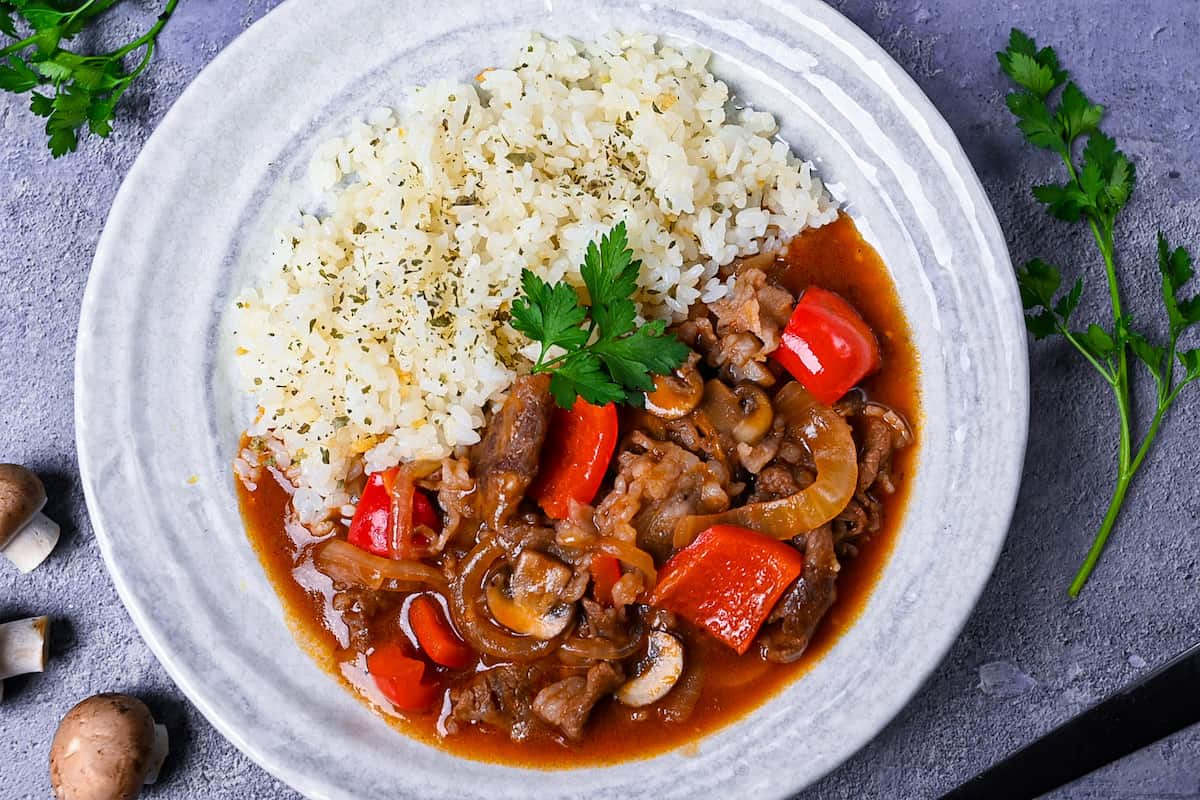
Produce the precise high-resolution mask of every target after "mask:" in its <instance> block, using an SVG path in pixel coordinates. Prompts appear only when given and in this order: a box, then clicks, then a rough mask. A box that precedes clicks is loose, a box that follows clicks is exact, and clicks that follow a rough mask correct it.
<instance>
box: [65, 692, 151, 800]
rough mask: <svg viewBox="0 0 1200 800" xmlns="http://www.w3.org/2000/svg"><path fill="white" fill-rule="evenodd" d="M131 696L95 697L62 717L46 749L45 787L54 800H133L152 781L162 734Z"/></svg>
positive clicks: (142, 705)
mask: <svg viewBox="0 0 1200 800" xmlns="http://www.w3.org/2000/svg"><path fill="white" fill-rule="evenodd" d="M159 728H160V726H158V725H156V724H155V722H154V717H153V716H152V715H151V714H150V709H148V708H146V705H145V703H143V702H142V701H141V700H138V699H137V698H135V697H129V696H127V695H123V694H98V695H96V696H95V697H89V698H88V699H86V700H84V701H83V702H81V703H79V704H78V705H76V706H75V707H74V708H72V709H71V710H70V711H68V712H67V715H66V716H65V717H63V720H62V722H60V723H59V725H58V730H57V731H56V732H55V734H54V741H53V742H52V743H51V745H50V785H51V787H52V788H53V789H54V794H55V796H57V797H58V798H59V800H133V798H135V797H137V796H138V793H139V792H140V791H141V787H142V786H143V785H144V784H145V783H148V782H150V781H151V780H153V779H155V778H157V776H158V770H159V767H160V766H161V765H162V759H163V757H164V756H165V755H166V729H165V728H164V729H162V730H161V731H160V730H159Z"/></svg>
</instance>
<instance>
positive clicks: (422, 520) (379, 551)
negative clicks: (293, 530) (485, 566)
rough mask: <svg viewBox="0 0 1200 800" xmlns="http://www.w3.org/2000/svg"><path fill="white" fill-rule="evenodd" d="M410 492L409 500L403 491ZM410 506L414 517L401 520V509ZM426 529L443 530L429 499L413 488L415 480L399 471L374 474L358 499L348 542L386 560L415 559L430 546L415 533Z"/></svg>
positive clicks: (396, 468) (392, 470)
mask: <svg viewBox="0 0 1200 800" xmlns="http://www.w3.org/2000/svg"><path fill="white" fill-rule="evenodd" d="M402 487H403V488H404V489H406V490H407V492H411V495H410V496H408V497H407V498H405V497H401V496H400V495H401V494H403V493H404V492H402V491H401V488H402ZM400 503H407V504H408V506H409V508H411V509H412V513H411V514H410V515H408V516H409V518H408V519H407V520H403V519H401V517H402V516H403V515H401V514H399V513H398V510H399V509H398V505H399V504H400ZM422 525H424V526H425V527H426V528H429V529H430V530H432V531H433V532H434V533H435V534H436V533H440V532H441V530H442V521H441V518H440V517H439V516H438V513H437V509H435V508H434V507H433V503H432V502H431V501H430V499H429V497H428V496H427V495H426V494H425V493H424V492H422V491H421V490H420V489H415V488H413V485H412V480H411V479H408V478H407V476H401V475H400V468H399V467H393V468H392V469H387V470H383V471H381V472H373V473H371V474H370V475H369V476H368V477H367V485H366V487H364V488H363V493H362V496H361V497H360V498H359V499H358V507H357V508H356V509H355V511H354V519H352V520H350V531H349V534H348V535H347V537H346V539H347V541H349V542H350V544H352V545H354V546H355V547H359V548H362V549H363V550H366V551H367V552H369V553H373V554H375V555H377V556H383V557H384V558H412V557H413V556H414V555H418V554H419V551H420V548H421V546H423V545H425V544H428V542H426V541H422V539H423V537H421V534H419V533H417V531H416V529H417V528H418V527H419V526H422Z"/></svg>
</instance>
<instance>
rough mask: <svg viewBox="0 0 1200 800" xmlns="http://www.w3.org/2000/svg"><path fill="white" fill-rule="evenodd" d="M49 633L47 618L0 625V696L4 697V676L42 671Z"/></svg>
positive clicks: (46, 653)
mask: <svg viewBox="0 0 1200 800" xmlns="http://www.w3.org/2000/svg"><path fill="white" fill-rule="evenodd" d="M49 634H50V618H49V617H30V618H29V619H20V620H16V621H14V622H6V623H4V624H3V625H0V699H2V698H3V696H4V694H3V691H4V684H3V681H4V680H5V679H7V678H11V677H13V676H16V675H26V674H28V673H30V672H44V671H45V669H46V657H47V656H48V655H49V650H50V635H49Z"/></svg>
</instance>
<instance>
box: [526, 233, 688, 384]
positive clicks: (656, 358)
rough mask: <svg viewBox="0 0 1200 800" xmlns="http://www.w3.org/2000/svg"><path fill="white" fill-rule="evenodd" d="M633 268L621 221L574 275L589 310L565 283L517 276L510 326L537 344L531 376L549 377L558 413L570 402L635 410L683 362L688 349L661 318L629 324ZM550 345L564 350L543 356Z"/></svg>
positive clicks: (636, 267)
mask: <svg viewBox="0 0 1200 800" xmlns="http://www.w3.org/2000/svg"><path fill="white" fill-rule="evenodd" d="M641 266H642V262H641V261H639V260H636V259H634V257H633V251H632V250H630V249H629V246H628V237H627V234H626V230H625V223H624V222H621V223H619V224H618V225H617V226H616V227H615V228H613V229H612V231H610V232H609V233H608V234H606V235H605V236H603V237H602V238H601V240H600V244H599V245H597V244H596V242H590V243H589V244H588V247H587V252H586V254H585V255H584V261H583V265H582V266H581V267H580V274H581V276H582V277H583V282H584V285H585V286H586V287H587V292H588V298H589V299H590V301H591V302H590V305H584V304H583V303H582V302H581V298H580V296H579V293H578V292H577V291H576V290H575V289H574V287H572V286H571V285H570V284H567V283H564V282H561V281H560V282H558V283H555V284H553V285H551V284H549V283H547V282H546V281H544V280H542V279H541V278H539V277H538V276H537V275H534V274H533V273H532V272H530V271H529V270H524V271H523V272H522V273H521V286H522V289H523V290H524V294H523V295H522V296H521V297H518V298H517V299H516V300H514V301H513V305H512V321H511V324H512V326H513V328H515V329H516V330H517V331H519V332H520V333H523V334H525V335H526V336H528V337H529V338H530V339H532V340H533V341H535V342H537V343H538V344H539V345H540V351H539V353H538V358H537V361H535V362H534V365H533V372H535V373H538V372H549V373H550V392H551V394H553V395H554V401H555V402H556V403H557V404H558V405H559V406H561V407H562V408H571V406H572V405H574V403H575V398H576V397H582V398H583V399H584V400H586V401H587V402H589V403H592V404H593V405H604V404H605V403H626V404H628V405H632V406H639V407H640V406H642V405H643V404H644V403H645V393H646V392H648V391H651V390H653V389H654V375H656V374H657V375H666V374H669V373H670V372H671V371H672V370H674V369H675V368H677V367H678V366H679V365H680V364H682V363H683V362H684V360H685V359H686V358H687V354H688V348H687V347H686V346H685V345H684V344H683V342H680V341H679V340H678V339H676V338H675V337H674V336H673V335H672V334H669V333H667V332H666V324H665V323H664V322H663V321H662V320H654V321H651V322H646V323H644V324H643V325H641V326H640V327H639V326H638V325H637V306H636V305H634V302H633V295H634V293H635V292H636V291H637V279H638V272H639V271H640V269H641ZM551 348H559V349H561V350H562V351H564V352H562V353H560V354H558V355H555V356H553V357H549V358H548V356H550V352H551Z"/></svg>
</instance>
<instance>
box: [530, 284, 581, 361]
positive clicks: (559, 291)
mask: <svg viewBox="0 0 1200 800" xmlns="http://www.w3.org/2000/svg"><path fill="white" fill-rule="evenodd" d="M521 288H522V289H523V290H524V291H525V296H524V297H518V298H517V299H516V300H514V301H513V304H512V323H511V324H512V326H513V327H514V328H516V329H517V330H518V331H520V332H521V333H523V334H525V335H526V336H528V337H529V338H530V339H533V340H534V341H536V342H541V344H542V355H543V356H544V355H545V354H546V351H547V350H549V349H550V348H551V347H556V346H557V347H562V348H564V349H567V350H571V349H574V348H576V347H579V346H580V345H582V344H584V343H585V342H587V338H588V335H587V331H585V330H583V329H582V328H580V327H579V326H580V325H581V324H583V321H584V320H585V319H587V310H586V309H584V308H581V307H580V305H579V295H577V294H576V293H575V290H574V289H572V288H571V287H570V286H569V285H567V284H565V283H556V284H554V285H553V286H551V285H550V284H548V283H546V282H545V281H544V280H542V279H541V278H539V277H538V276H537V275H534V274H533V273H532V272H531V271H529V270H527V269H526V270H522V271H521Z"/></svg>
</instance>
